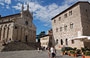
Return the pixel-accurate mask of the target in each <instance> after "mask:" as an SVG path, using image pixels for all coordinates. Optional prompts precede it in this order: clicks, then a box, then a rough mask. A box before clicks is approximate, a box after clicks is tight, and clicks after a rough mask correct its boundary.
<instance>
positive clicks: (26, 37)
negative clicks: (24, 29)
mask: <svg viewBox="0 0 90 58" xmlns="http://www.w3.org/2000/svg"><path fill="white" fill-rule="evenodd" d="M27 39H28V36H27V35H25V42H26V43H27V42H28V40H27Z"/></svg>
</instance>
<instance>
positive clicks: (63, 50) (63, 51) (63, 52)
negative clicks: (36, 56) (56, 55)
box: [61, 47, 65, 55]
mask: <svg viewBox="0 0 90 58" xmlns="http://www.w3.org/2000/svg"><path fill="white" fill-rule="evenodd" d="M61 52H62V55H64V54H65V48H64V47H62V48H61Z"/></svg>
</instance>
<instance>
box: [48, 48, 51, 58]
mask: <svg viewBox="0 0 90 58" xmlns="http://www.w3.org/2000/svg"><path fill="white" fill-rule="evenodd" d="M48 56H49V58H51V53H50V47H48Z"/></svg>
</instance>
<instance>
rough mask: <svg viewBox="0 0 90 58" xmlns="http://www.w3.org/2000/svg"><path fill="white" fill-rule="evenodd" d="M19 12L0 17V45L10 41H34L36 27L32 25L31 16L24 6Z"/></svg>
mask: <svg viewBox="0 0 90 58" xmlns="http://www.w3.org/2000/svg"><path fill="white" fill-rule="evenodd" d="M21 8H22V9H21V12H20V13H17V14H13V15H8V16H4V17H1V16H0V43H4V44H6V43H8V42H11V41H20V42H31V43H35V40H36V27H35V25H34V24H33V15H32V13H30V12H29V5H27V10H24V6H23V5H22V7H21Z"/></svg>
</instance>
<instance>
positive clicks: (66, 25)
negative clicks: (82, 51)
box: [51, 1, 90, 49]
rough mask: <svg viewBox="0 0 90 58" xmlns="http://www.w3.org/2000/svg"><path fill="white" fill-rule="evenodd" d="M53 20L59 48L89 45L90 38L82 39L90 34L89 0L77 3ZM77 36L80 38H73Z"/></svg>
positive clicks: (56, 43) (54, 33)
mask: <svg viewBox="0 0 90 58" xmlns="http://www.w3.org/2000/svg"><path fill="white" fill-rule="evenodd" d="M51 20H52V29H53V36H54V39H55V46H56V48H57V49H59V48H61V47H63V46H69V47H73V48H74V47H77V48H81V47H88V46H89V45H88V44H87V43H89V44H90V40H88V39H87V40H82V39H81V38H83V37H84V36H90V3H89V2H88V1H79V2H77V3H75V4H74V5H72V6H71V7H69V8H67V9H66V10H64V11H62V12H61V13H59V14H58V15H56V16H55V17H53V18H52V19H51ZM79 37H80V38H79ZM76 38H78V39H77V40H73V39H76ZM84 39H85V37H84ZM89 48H90V47H89Z"/></svg>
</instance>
